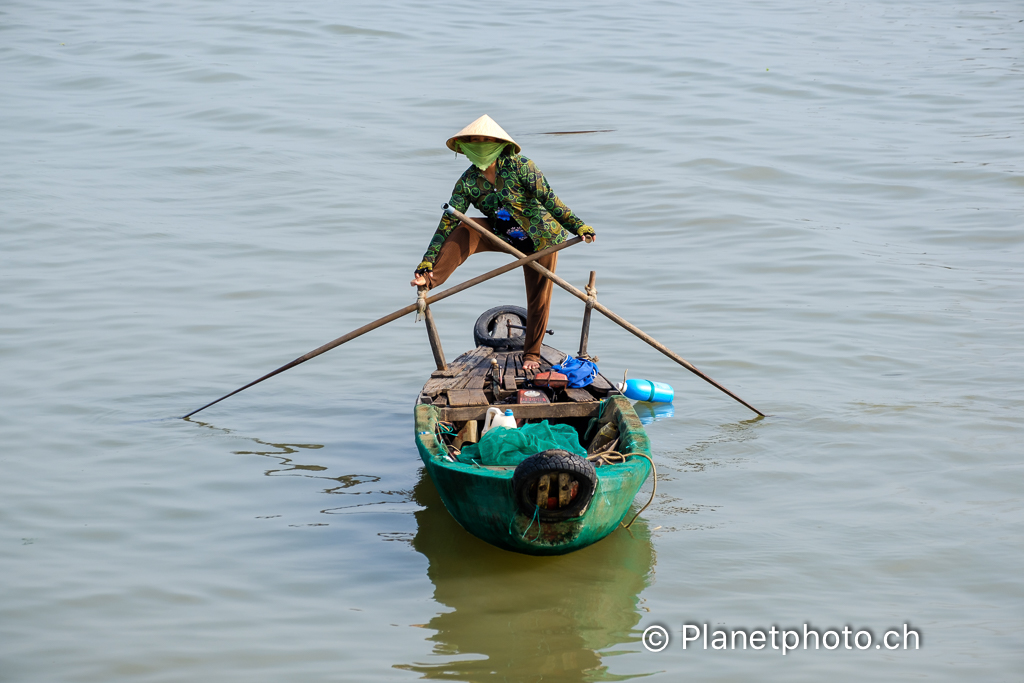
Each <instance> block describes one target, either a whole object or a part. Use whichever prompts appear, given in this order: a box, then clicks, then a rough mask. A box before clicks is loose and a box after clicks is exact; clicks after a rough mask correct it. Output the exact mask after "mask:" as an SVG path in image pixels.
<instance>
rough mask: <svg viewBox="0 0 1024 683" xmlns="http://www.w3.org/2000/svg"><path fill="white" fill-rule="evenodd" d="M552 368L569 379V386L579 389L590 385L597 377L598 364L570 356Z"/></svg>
mask: <svg viewBox="0 0 1024 683" xmlns="http://www.w3.org/2000/svg"><path fill="white" fill-rule="evenodd" d="M551 369H552V370H554V371H555V372H560V373H562V374H563V375H565V376H566V377H567V378H568V380H569V386H570V387H575V388H577V389H579V388H581V387H585V386H589V385H590V384H592V383H593V381H594V380H595V379H597V366H596V365H594V362H593V361H589V360H584V359H582V358H573V357H572V356H569V357H568V358H566V359H565V360H564V361H562V362H561V363H560V364H559V365H552V366H551Z"/></svg>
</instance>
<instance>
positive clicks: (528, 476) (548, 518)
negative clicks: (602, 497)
mask: <svg viewBox="0 0 1024 683" xmlns="http://www.w3.org/2000/svg"><path fill="white" fill-rule="evenodd" d="M563 472H565V473H566V474H568V475H569V476H570V477H572V480H574V481H575V482H576V483H577V485H578V488H577V490H576V497H575V498H573V499H572V500H571V501H569V504H568V505H567V506H566V507H564V508H558V509H554V510H550V509H542V508H538V507H537V483H538V481H539V480H540V478H541V476H542V475H545V474H561V473H563ZM596 489H597V472H595V471H594V466H593V465H591V464H590V462H589V461H588V460H586V459H585V458H581V457H580V456H578V455H575V454H573V453H570V452H569V451H563V450H561V449H558V448H552V449H549V450H546V451H541V452H540V453H537V454H536V455H531V456H530V457H529V458H527V459H526V460H523V461H522V462H521V463H519V466H518V467H516V471H515V472H514V473H513V474H512V491H513V495H514V496H515V499H516V504H517V505H518V506H519V510H520V512H522V513H523V514H524V515H527V516H529V517H533V515H534V513H536V514H537V516H538V517H539V518H540V520H541V521H542V522H560V521H563V520H566V519H572V518H573V517H579V516H580V515H582V514H583V512H584V511H585V510H586V509H587V506H588V505H590V501H591V499H592V498H593V497H594V491H595V490H596Z"/></svg>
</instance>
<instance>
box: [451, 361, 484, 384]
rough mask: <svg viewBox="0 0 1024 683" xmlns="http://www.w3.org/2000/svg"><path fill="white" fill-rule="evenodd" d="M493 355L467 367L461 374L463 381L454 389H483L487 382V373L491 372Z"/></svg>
mask: <svg viewBox="0 0 1024 683" xmlns="http://www.w3.org/2000/svg"><path fill="white" fill-rule="evenodd" d="M491 355H492V354H487V355H486V356H482V357H480V358H478V359H477V360H476V365H472V366H467V367H466V369H465V370H463V371H462V373H461V375H462V377H461V381H460V382H458V383H456V384H455V385H454V386H453V387H452V388H453V389H483V388H484V384H485V382H486V380H487V373H489V372H490V371H491Z"/></svg>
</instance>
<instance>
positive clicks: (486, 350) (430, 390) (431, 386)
mask: <svg viewBox="0 0 1024 683" xmlns="http://www.w3.org/2000/svg"><path fill="white" fill-rule="evenodd" d="M493 353H494V349H492V348H490V347H487V346H478V347H476V348H475V349H472V350H470V351H467V352H466V353H464V354H462V355H461V356H459V357H458V358H456V359H455V360H453V361H452V362H451V363H449V364H448V367H449V368H451V369H452V370H453V371H455V372H456V373H457V374H456V376H455V377H432V378H430V379H429V380H428V381H427V383H426V384H424V385H423V393H425V394H428V395H430V396H437V395H438V394H440V393H441V392H443V391H444V390H446V389H457V388H464V387H460V386H459V385H460V384H462V383H463V382H464V380H465V376H464V373H465V372H466V371H467V370H468V369H469V368H472V367H475V366H476V364H477V363H478V362H479V361H480V359H481V358H490V356H491V355H492V354H493ZM489 365H490V361H488V366H489Z"/></svg>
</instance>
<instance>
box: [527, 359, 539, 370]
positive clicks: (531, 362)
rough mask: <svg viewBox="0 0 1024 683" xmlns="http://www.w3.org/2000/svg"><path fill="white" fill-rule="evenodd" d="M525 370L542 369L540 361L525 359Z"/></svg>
mask: <svg viewBox="0 0 1024 683" xmlns="http://www.w3.org/2000/svg"><path fill="white" fill-rule="evenodd" d="M523 370H540V363H538V362H537V361H535V360H524V361H523Z"/></svg>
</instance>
